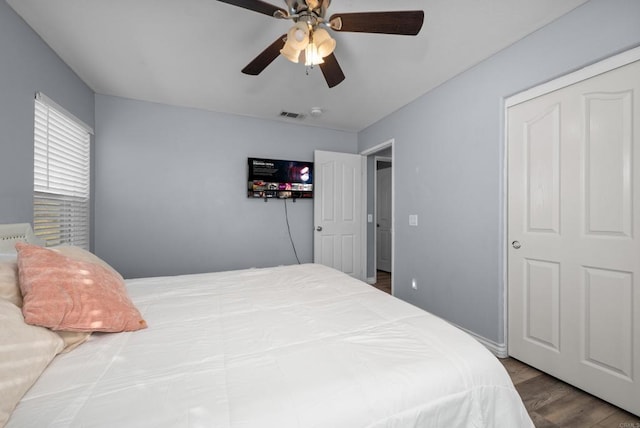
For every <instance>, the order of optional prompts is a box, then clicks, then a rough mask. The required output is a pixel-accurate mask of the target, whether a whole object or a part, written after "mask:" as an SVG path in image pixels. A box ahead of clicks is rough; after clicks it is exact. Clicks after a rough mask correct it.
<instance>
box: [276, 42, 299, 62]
mask: <svg viewBox="0 0 640 428" xmlns="http://www.w3.org/2000/svg"><path fill="white" fill-rule="evenodd" d="M300 52H301V51H300V50H298V49H294V48H293V47H292V46H291V44H290V43H289V40H288V39H287V42H286V43H285V44H284V47H283V48H282V49H280V54H282V56H283V57H285V58H286V59H288V60H289V61H291V62H293V63H296V64H297V63H298V62H299V61H300Z"/></svg>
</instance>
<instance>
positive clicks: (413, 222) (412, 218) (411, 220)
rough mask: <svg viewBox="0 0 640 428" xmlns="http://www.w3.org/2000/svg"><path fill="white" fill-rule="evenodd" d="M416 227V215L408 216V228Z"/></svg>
mask: <svg viewBox="0 0 640 428" xmlns="http://www.w3.org/2000/svg"><path fill="white" fill-rule="evenodd" d="M417 225H418V214H409V226H417Z"/></svg>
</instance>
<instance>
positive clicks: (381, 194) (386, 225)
mask: <svg viewBox="0 0 640 428" xmlns="http://www.w3.org/2000/svg"><path fill="white" fill-rule="evenodd" d="M376 163H377V162H376ZM388 163H389V165H391V162H388ZM376 168H377V165H376ZM391 226H392V222H391V166H389V167H386V168H381V169H376V268H377V269H379V270H383V271H385V272H391V234H392V229H391Z"/></svg>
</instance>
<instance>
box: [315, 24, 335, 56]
mask: <svg viewBox="0 0 640 428" xmlns="http://www.w3.org/2000/svg"><path fill="white" fill-rule="evenodd" d="M313 43H314V44H315V45H316V47H317V48H318V55H320V57H322V58H324V57H326V56H327V55H331V54H332V53H333V51H334V50H335V48H336V41H335V39H333V38H331V36H330V35H329V32H328V31H327V30H325V29H324V28H318V29H317V30H316V31H314V32H313Z"/></svg>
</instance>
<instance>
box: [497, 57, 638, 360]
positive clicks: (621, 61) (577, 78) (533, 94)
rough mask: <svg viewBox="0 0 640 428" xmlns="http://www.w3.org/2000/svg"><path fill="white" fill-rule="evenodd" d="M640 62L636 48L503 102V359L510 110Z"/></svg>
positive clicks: (506, 313)
mask: <svg viewBox="0 0 640 428" xmlns="http://www.w3.org/2000/svg"><path fill="white" fill-rule="evenodd" d="M639 60H640V47H635V48H632V49H629V50H627V51H625V52H622V53H619V54H616V55H613V56H611V57H609V58H605V59H603V60H600V61H598V62H596V63H594V64H591V65H588V66H586V67H583V68H581V69H579V70H576V71H573V72H570V73H567V74H565V75H563V76H560V77H558V78H555V79H553V80H550V81H548V82H545V83H543V84H541V85H538V86H535V87H533V88H529V89H526V90H524V91H522V92H519V93H517V94H514V95H511V96H508V97H505V98H503V100H502V104H503V130H502V132H503V134H502V143H503V145H502V147H503V150H502V154H503V158H502V164H503V169H502V183H503V184H502V186H501V187H502V189H501V194H502V213H501V214H502V219H503V221H502V230H501V232H502V237H503V239H502V240H501V241H502V245H501V246H500V251H501V252H502V257H501V259H502V268H503V269H502V284H503V288H502V309H503V311H502V320H503V321H502V322H503V325H504V328H503V343H504V350H503V352H504V355H499V356H504V357H507V356H508V353H509V343H508V338H509V307H508V302H509V295H508V290H509V276H508V274H509V259H508V253H509V250H508V246H509V242H507V239H508V237H509V233H508V228H509V212H508V205H509V200H508V197H509V193H508V190H509V163H508V160H509V140H508V137H507V136H508V135H509V134H508V127H509V122H508V111H509V108H510V107H513V106H515V105H517V104H520V103H523V102H525V101H529V100H532V99H534V98H537V97H540V96H542V95H545V94H548V93H550V92H553V91H556V90H558V89H562V88H565V87H567V86H571V85H573V84H575V83H578V82H582V81H583V80H587V79H590V78H592V77H595V76H597V75H599V74H603V73H606V72H608V71H611V70H614V69H616V68H620V67H623V66H625V65H627V64H630V63H632V62H635V61H639Z"/></svg>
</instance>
